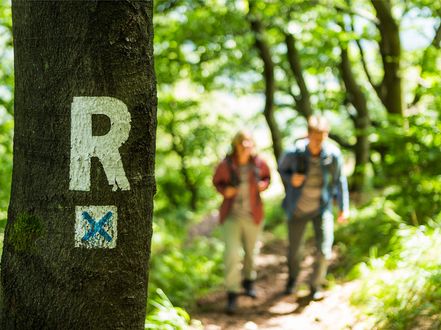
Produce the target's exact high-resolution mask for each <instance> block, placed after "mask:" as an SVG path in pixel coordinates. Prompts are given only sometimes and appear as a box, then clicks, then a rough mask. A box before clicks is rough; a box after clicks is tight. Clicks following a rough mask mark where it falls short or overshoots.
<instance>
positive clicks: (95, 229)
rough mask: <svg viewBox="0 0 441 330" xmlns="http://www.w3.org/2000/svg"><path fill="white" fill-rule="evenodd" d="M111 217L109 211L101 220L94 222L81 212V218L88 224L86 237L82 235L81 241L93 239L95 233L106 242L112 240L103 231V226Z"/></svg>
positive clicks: (85, 213) (87, 214)
mask: <svg viewBox="0 0 441 330" xmlns="http://www.w3.org/2000/svg"><path fill="white" fill-rule="evenodd" d="M112 215H113V213H112V212H110V211H109V212H107V213H106V215H105V216H104V217H102V218H101V220H99V221H95V220H93V219H92V217H91V216H90V215H89V213H87V212H83V218H84V220H86V221H87V222H88V223H89V225H90V229H89V231H88V232H87V233H86V235H84V237H83V238H82V240H83V241H88V240H89V239H90V238H92V237H94V236H95V235H96V233H98V234H100V235H101V236H103V237H104V239H105V240H106V241H107V242H110V241H111V240H112V237H111V236H110V235H109V234H108V233H107V232H106V231H105V230H104V228H103V226H104V225H105V224H106V223H107V222H108V221H109V220H110V218H111V217H112Z"/></svg>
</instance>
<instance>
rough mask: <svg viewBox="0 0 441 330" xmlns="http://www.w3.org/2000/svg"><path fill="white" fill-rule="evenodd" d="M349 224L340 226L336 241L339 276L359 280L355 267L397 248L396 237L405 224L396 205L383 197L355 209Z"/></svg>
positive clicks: (336, 232)
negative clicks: (347, 276)
mask: <svg viewBox="0 0 441 330" xmlns="http://www.w3.org/2000/svg"><path fill="white" fill-rule="evenodd" d="M351 218H353V220H351V221H350V223H349V224H347V225H345V226H339V227H337V229H336V231H335V242H336V246H337V249H338V251H339V254H340V259H339V260H338V265H337V268H336V270H335V271H334V272H335V273H337V274H347V273H350V272H351V274H350V277H352V278H354V277H358V276H359V272H358V269H357V268H354V266H355V265H357V264H358V263H360V262H368V260H369V259H370V258H377V257H381V256H384V255H386V254H388V253H389V252H391V251H392V250H394V249H395V248H396V246H395V244H394V240H395V238H394V235H395V233H396V231H397V230H398V228H399V226H400V224H401V223H402V219H401V217H400V216H399V215H398V214H397V213H396V211H395V205H394V204H393V203H392V202H390V201H387V200H386V199H385V198H384V197H379V198H376V199H374V200H373V201H372V202H371V203H369V204H368V205H366V206H365V207H363V208H361V209H358V210H357V209H353V210H352V215H351Z"/></svg>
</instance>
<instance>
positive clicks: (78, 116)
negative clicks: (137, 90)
mask: <svg viewBox="0 0 441 330" xmlns="http://www.w3.org/2000/svg"><path fill="white" fill-rule="evenodd" d="M92 115H105V116H107V117H108V118H109V119H110V130H109V132H108V133H107V134H106V135H102V136H93V135H92ZM130 122H131V117H130V112H129V111H128V109H127V106H126V105H125V104H124V102H122V101H120V100H118V99H116V98H113V97H107V96H100V97H88V96H81V97H74V99H73V102H72V110H71V152H70V173H69V177H70V184H69V189H70V190H80V191H90V166H91V158H92V157H98V159H99V160H100V162H101V164H102V165H103V168H104V171H105V173H106V176H107V181H108V182H109V184H110V185H113V190H114V191H115V190H117V189H118V188H120V189H121V190H130V184H129V181H128V180H127V177H126V173H125V171H124V167H123V163H122V160H121V155H120V153H119V150H118V149H119V147H121V145H122V144H123V143H124V142H126V141H127V139H128V137H129V133H130Z"/></svg>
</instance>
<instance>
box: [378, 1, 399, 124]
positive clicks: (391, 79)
mask: <svg viewBox="0 0 441 330" xmlns="http://www.w3.org/2000/svg"><path fill="white" fill-rule="evenodd" d="M371 2H372V5H373V6H374V8H375V10H376V14H377V18H378V20H379V24H378V29H379V31H380V36H381V38H380V42H379V46H380V53H381V59H382V62H383V68H384V76H383V79H382V82H381V84H380V96H381V97H380V99H381V102H382V103H383V105H384V106H385V108H386V110H387V112H388V113H390V114H397V115H401V116H402V115H403V113H404V108H403V107H404V106H403V96H402V86H401V76H400V74H401V73H400V62H401V42H400V33H399V27H398V24H397V22H396V21H395V19H394V17H393V16H392V9H391V4H390V0H371Z"/></svg>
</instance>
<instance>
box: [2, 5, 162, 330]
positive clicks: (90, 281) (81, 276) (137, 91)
mask: <svg viewBox="0 0 441 330" xmlns="http://www.w3.org/2000/svg"><path fill="white" fill-rule="evenodd" d="M152 6H153V5H152V1H130V0H126V1H90V2H89V1H81V2H78V1H67V0H66V1H25V0H16V1H13V2H12V10H13V35H14V47H15V48H14V50H15V135H14V168H13V181H12V192H11V201H10V207H9V214H8V223H7V227H6V232H5V242H4V251H3V256H2V263H1V267H2V269H1V270H2V273H1V275H2V276H1V289H2V299H1V301H2V306H1V320H0V328H1V329H116V328H118V329H143V328H144V319H145V306H146V298H147V297H146V296H147V277H148V260H149V254H150V238H151V233H152V230H151V219H152V207H153V206H152V199H153V195H154V192H155V182H154V154H155V127H156V89H155V88H156V87H155V85H156V84H155V77H154V71H153V54H152V52H153V51H152V50H153V45H152V41H153V31H152Z"/></svg>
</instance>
